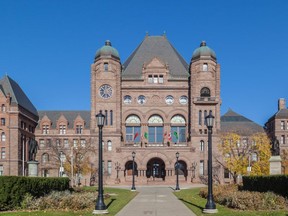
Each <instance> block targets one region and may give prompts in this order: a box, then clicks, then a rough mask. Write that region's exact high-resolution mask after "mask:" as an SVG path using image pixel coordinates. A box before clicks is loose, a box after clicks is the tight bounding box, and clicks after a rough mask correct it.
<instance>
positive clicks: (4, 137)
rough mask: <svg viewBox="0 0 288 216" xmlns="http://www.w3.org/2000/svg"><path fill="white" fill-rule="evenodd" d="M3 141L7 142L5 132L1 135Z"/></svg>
mask: <svg viewBox="0 0 288 216" xmlns="http://www.w3.org/2000/svg"><path fill="white" fill-rule="evenodd" d="M1 141H3V142H4V141H6V135H5V133H4V132H2V133H1Z"/></svg>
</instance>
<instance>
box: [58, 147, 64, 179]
mask: <svg viewBox="0 0 288 216" xmlns="http://www.w3.org/2000/svg"><path fill="white" fill-rule="evenodd" d="M64 157H65V156H64V155H63V152H62V151H61V152H60V173H59V174H60V177H63V173H64V167H63V161H64Z"/></svg>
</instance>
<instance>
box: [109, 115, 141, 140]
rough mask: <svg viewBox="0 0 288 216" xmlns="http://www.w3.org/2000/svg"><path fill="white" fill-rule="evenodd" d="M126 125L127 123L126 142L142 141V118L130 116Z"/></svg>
mask: <svg viewBox="0 0 288 216" xmlns="http://www.w3.org/2000/svg"><path fill="white" fill-rule="evenodd" d="M125 123H126V142H127V143H139V142H140V141H141V125H140V124H141V121H140V118H139V117H138V116H136V115H130V116H128V117H127V119H126V121H125ZM111 144H112V143H111Z"/></svg>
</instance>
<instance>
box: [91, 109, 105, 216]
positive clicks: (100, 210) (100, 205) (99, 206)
mask: <svg viewBox="0 0 288 216" xmlns="http://www.w3.org/2000/svg"><path fill="white" fill-rule="evenodd" d="M96 120H97V126H98V128H99V148H98V150H99V152H98V153H99V155H98V198H97V201H96V206H95V210H94V211H93V214H106V213H108V210H107V207H106V205H105V203H104V197H103V164H102V161H103V159H102V158H103V157H102V154H103V149H102V137H103V136H102V128H103V126H104V120H105V115H103V114H102V110H100V112H99V113H98V114H97V115H96Z"/></svg>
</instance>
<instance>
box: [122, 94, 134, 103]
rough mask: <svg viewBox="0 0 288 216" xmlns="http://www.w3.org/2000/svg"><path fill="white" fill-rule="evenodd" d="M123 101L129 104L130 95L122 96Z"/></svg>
mask: <svg viewBox="0 0 288 216" xmlns="http://www.w3.org/2000/svg"><path fill="white" fill-rule="evenodd" d="M124 103H125V104H131V103H132V97H131V96H130V95H125V96H124Z"/></svg>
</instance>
